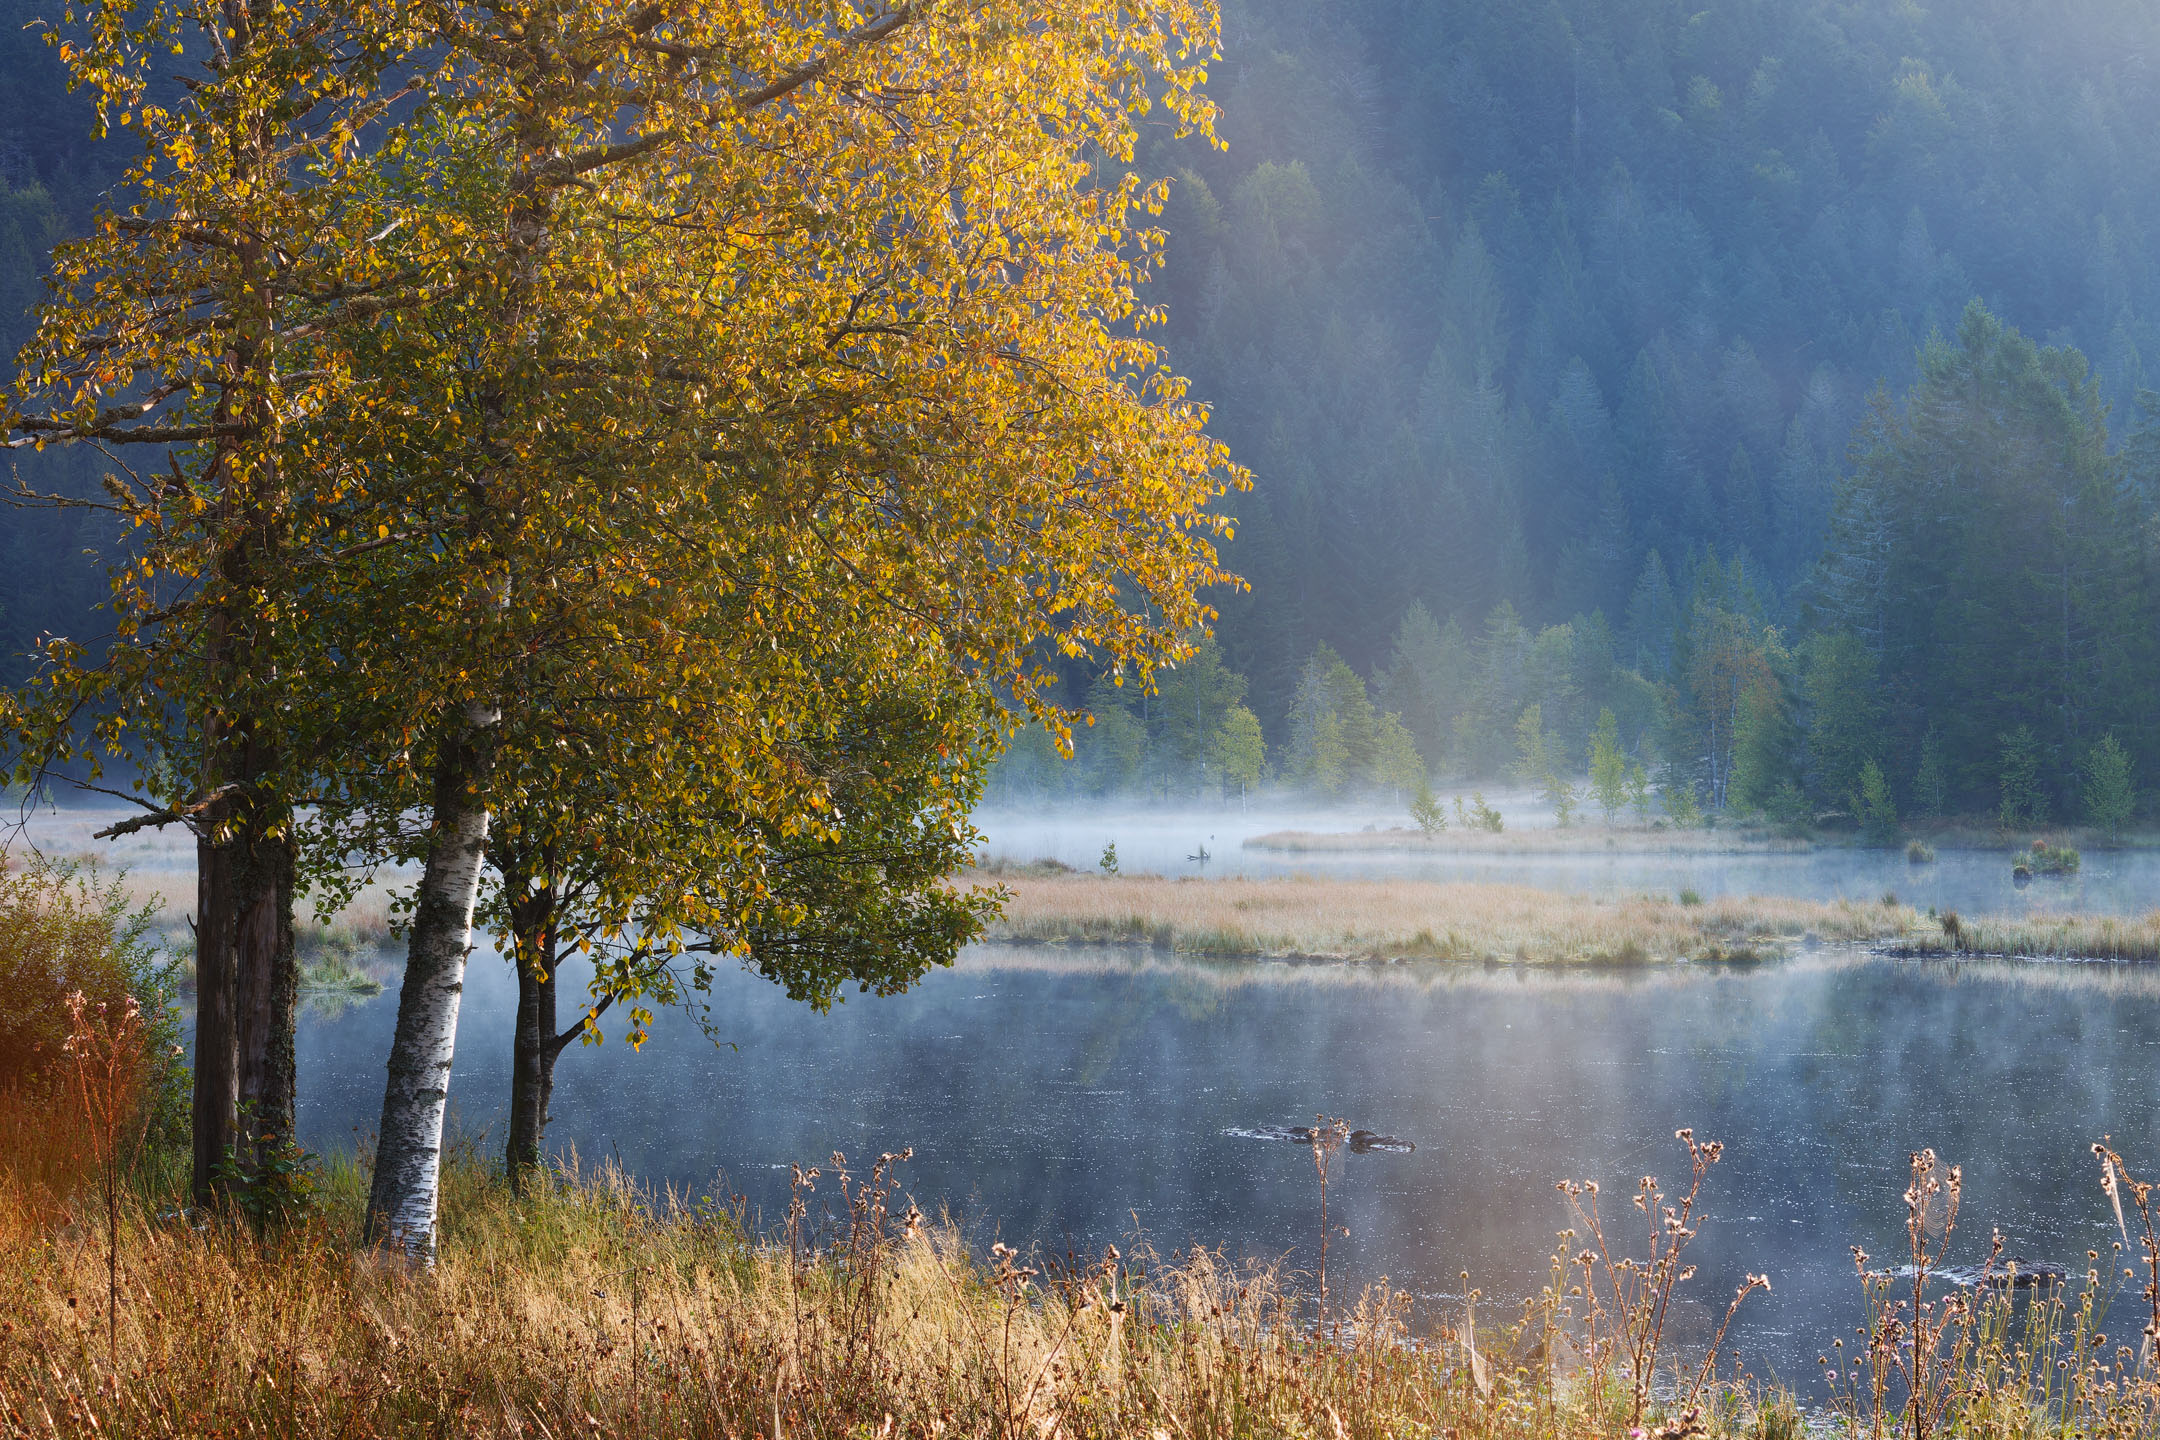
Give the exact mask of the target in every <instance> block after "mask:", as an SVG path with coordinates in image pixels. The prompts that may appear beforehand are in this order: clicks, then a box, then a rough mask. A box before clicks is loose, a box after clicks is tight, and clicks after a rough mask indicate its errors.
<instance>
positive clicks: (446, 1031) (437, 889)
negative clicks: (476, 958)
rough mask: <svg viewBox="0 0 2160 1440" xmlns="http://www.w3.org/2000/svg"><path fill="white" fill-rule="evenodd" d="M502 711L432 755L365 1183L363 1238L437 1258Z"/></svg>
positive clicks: (480, 715)
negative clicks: (423, 840) (431, 805)
mask: <svg viewBox="0 0 2160 1440" xmlns="http://www.w3.org/2000/svg"><path fill="white" fill-rule="evenodd" d="M499 718H500V712H499V711H498V710H495V709H494V708H492V707H489V706H484V705H480V704H478V703H475V704H472V705H468V706H467V707H466V712H465V717H464V720H465V723H464V724H463V725H462V726H461V727H460V728H459V729H458V731H457V733H456V734H455V735H454V736H453V737H452V738H451V739H450V740H449V741H447V742H446V743H445V745H444V747H443V754H442V756H441V757H440V758H439V759H438V760H437V762H436V775H435V814H434V819H433V825H432V829H431V832H430V834H429V837H428V854H427V865H426V868H425V870H424V871H423V872H422V875H421V879H420V888H419V893H418V895H417V896H416V898H415V905H414V909H413V924H412V938H411V943H410V946H409V948H408V950H407V953H406V959H405V984H404V989H403V990H402V991H401V993H400V994H399V996H398V1018H397V1035H396V1037H395V1039H393V1040H392V1042H391V1045H390V1065H389V1079H388V1083H387V1084H386V1085H385V1086H384V1089H383V1109H382V1126H381V1130H380V1132H379V1133H378V1136H377V1139H376V1148H375V1176H374V1180H373V1183H372V1184H371V1185H370V1187H369V1192H368V1210H367V1238H368V1240H369V1241H370V1243H373V1244H380V1245H386V1246H387V1247H388V1248H389V1249H390V1250H391V1251H392V1252H394V1253H397V1254H400V1255H402V1256H403V1257H404V1258H405V1259H406V1260H408V1261H409V1262H411V1263H413V1264H415V1265H420V1266H432V1265H433V1264H434V1260H435V1221H436V1215H437V1211H438V1208H439V1201H440V1196H441V1179H442V1132H443V1115H444V1112H445V1110H446V1109H447V1107H448V1105H449V1100H450V1065H451V1061H452V1060H453V1059H454V1058H455V1055H456V1051H457V1020H458V1004H459V1001H460V1000H461V999H462V998H463V997H464V993H465V961H466V957H467V956H468V955H470V954H471V951H472V927H473V907H474V904H475V902H476V900H477V899H478V896H479V891H480V869H481V865H482V863H483V861H484V860H485V859H486V856H487V836H488V806H487V799H486V793H485V782H486V770H487V764H486V759H485V756H484V753H483V752H482V750H481V748H480V747H481V746H482V745H483V744H484V743H485V737H486V734H487V732H488V731H489V730H491V729H492V728H493V727H494V725H495V724H496V722H497V721H498V719H499Z"/></svg>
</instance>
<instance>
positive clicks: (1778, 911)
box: [992, 872, 1918, 964]
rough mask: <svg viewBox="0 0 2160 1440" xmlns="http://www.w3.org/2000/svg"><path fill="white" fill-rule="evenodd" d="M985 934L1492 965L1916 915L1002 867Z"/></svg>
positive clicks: (1751, 951) (1693, 956)
mask: <svg viewBox="0 0 2160 1440" xmlns="http://www.w3.org/2000/svg"><path fill="white" fill-rule="evenodd" d="M999 883H1000V884H1002V885H1004V886H1005V888H1006V890H1007V891H1008V893H1009V894H1010V896H1011V900H1010V903H1009V904H1008V905H1007V906H1006V909H1005V915H1004V918H1003V919H1002V920H1000V921H998V922H997V924H996V925H995V927H994V928H993V931H992V935H993V938H996V939H1003V940H1009V941H1036V942H1058V941H1072V942H1085V943H1098V944H1146V945H1153V946H1156V947H1159V948H1162V949H1167V950H1175V951H1180V952H1183V953H1186V954H1193V955H1220V956H1325V957H1336V958H1349V959H1433V960H1468V961H1486V962H1497V963H1529V964H1554V963H1623V964H1628V963H1647V962H1652V961H1672V960H1735V959H1743V960H1744V959H1757V958H1764V957H1767V956H1769V955H1772V954H1776V953H1780V952H1782V951H1783V950H1785V949H1786V948H1788V947H1789V946H1791V945H1793V944H1795V943H1797V942H1799V941H1800V940H1802V939H1803V938H1805V937H1806V936H1808V935H1810V934H1812V935H1814V936H1816V937H1817V938H1819V939H1822V940H1827V941H1872V940H1881V939H1886V938H1890V937H1894V936H1900V935H1903V934H1905V933H1907V932H1908V931H1909V930H1911V929H1912V927H1913V926H1914V924H1915V923H1916V921H1917V918H1918V917H1916V915H1915V914H1914V912H1913V911H1912V910H1911V909H1910V908H1909V907H1907V906H1903V905H1897V904H1891V903H1885V902H1883V901H1851V900H1838V901H1828V902H1823V901H1811V900H1795V899H1788V898H1784V897H1780V896H1760V895H1751V896H1745V897H1740V896H1724V897H1715V898H1712V899H1710V900H1707V901H1701V902H1698V903H1693V904H1686V903H1682V902H1681V901H1680V900H1678V899H1663V898H1658V897H1653V896H1642V895H1638V896H1625V897H1604V896H1595V895H1582V894H1567V893H1560V892H1555V891H1550V890H1539V889H1535V888H1533V887H1531V886H1527V885H1495V884H1477V883H1442V882H1436V881H1419V880H1336V879H1313V878H1309V877H1303V876H1293V877H1286V878H1267V879H1250V878H1242V877H1228V878H1224V879H1220V880H1203V879H1193V878H1180V879H1167V878H1164V877H1161V876H1154V875H1131V876H1094V875H1085V874H1071V875H1056V874H1030V873H1025V872H1007V873H1006V874H1005V875H1003V876H1001V877H1000V878H999Z"/></svg>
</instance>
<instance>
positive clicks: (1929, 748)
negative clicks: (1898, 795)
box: [1913, 725, 1950, 819]
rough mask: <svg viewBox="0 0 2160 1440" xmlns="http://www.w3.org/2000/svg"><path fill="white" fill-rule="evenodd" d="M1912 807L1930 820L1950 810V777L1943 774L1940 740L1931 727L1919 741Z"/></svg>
mask: <svg viewBox="0 0 2160 1440" xmlns="http://www.w3.org/2000/svg"><path fill="white" fill-rule="evenodd" d="M1913 805H1914V808H1915V809H1916V810H1917V811H1918V812H1919V813H1920V814H1922V815H1925V816H1927V817H1928V818H1930V819H1937V818H1940V817H1941V816H1943V815H1945V814H1947V813H1949V809H1950V777H1949V776H1948V775H1947V774H1945V773H1944V767H1943V745H1942V739H1941V737H1940V736H1939V735H1938V734H1937V733H1936V730H1935V727H1934V726H1932V725H1930V726H1929V727H1928V732H1927V734H1926V735H1924V736H1922V737H1921V739H1920V768H1919V769H1918V770H1917V771H1915V772H1914V774H1913Z"/></svg>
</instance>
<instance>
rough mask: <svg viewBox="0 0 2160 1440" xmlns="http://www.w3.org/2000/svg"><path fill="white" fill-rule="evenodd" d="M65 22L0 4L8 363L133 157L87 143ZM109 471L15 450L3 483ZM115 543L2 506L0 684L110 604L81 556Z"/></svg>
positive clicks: (72, 479) (25, 6)
mask: <svg viewBox="0 0 2160 1440" xmlns="http://www.w3.org/2000/svg"><path fill="white" fill-rule="evenodd" d="M58 18H59V16H58V13H57V11H56V9H55V7H53V6H51V5H49V4H46V3H45V0H0V34H5V35H7V36H8V37H9V40H8V44H7V47H6V50H5V54H4V58H0V357H4V359H5V360H6V361H7V362H9V363H8V365H7V369H8V371H9V373H10V374H11V375H12V373H13V364H12V362H13V360H14V358H15V354H16V352H17V350H18V349H20V348H21V346H22V344H23V342H24V341H26V340H28V339H29V338H30V333H31V313H30V312H31V308H32V307H33V306H34V305H36V304H37V302H38V300H39V299H40V298H41V297H42V295H43V293H44V275H45V265H46V257H47V256H48V255H49V254H50V253H51V251H52V247H53V246H54V245H55V244H57V243H59V242H60V241H61V240H63V239H66V238H68V237H70V236H73V235H79V234H81V233H82V232H83V231H84V229H85V228H87V226H88V225H89V222H90V214H91V210H92V208H93V207H94V206H95V205H96V203H97V200H98V197H99V196H100V195H102V194H103V193H105V192H106V191H107V190H108V189H109V188H110V187H111V186H112V185H114V184H115V183H116V182H117V181H118V180H119V179H120V177H121V174H122V172H124V171H125V169H126V168H127V164H128V162H129V161H130V160H132V159H133V158H134V152H133V151H132V149H131V148H130V147H129V145H127V144H126V143H123V142H119V141H106V142H98V141H96V140H93V139H92V130H93V125H94V121H95V116H94V114H93V112H92V109H91V105H90V102H89V100H88V98H87V97H85V96H82V95H71V94H69V93H68V89H67V72H66V67H64V66H63V65H62V64H61V63H60V57H59V54H58V52H57V51H55V50H54V49H53V48H52V47H51V46H48V45H46V44H44V43H42V41H43V36H44V34H45V33H46V32H45V29H44V27H42V26H39V25H38V24H37V23H36V22H37V21H39V20H40V19H43V20H47V21H53V20H57V19H58ZM102 468H103V465H102V462H101V461H100V459H99V457H97V456H95V455H92V454H90V453H88V452H85V451H61V450H48V451H46V452H44V453H42V454H33V453H31V452H29V451H27V450H18V451H14V452H11V453H10V454H9V455H8V457H7V460H6V464H5V466H4V468H0V483H5V484H6V485H7V486H8V487H9V488H10V489H12V488H14V486H15V484H16V483H17V482H18V481H22V482H27V483H28V484H29V486H30V487H31V488H33V489H45V490H52V491H62V492H66V493H70V494H77V495H85V494H94V493H96V489H97V480H98V475H99V473H100V471H101V469H102ZM112 544H113V536H112V534H111V532H110V529H109V527H108V526H107V525H105V524H104V523H103V522H101V521H99V520H98V519H96V518H94V516H93V515H92V513H91V512H88V511H81V510H71V511H65V510H64V511H55V510H46V509H14V508H9V509H5V510H0V686H11V685H14V684H16V683H17V682H19V681H20V680H21V679H22V677H23V675H24V674H25V673H26V671H27V668H28V665H29V661H28V658H27V657H28V652H29V651H30V649H31V647H32V645H33V644H34V643H35V642H36V640H37V637H38V636H40V635H44V634H57V635H69V636H81V635H83V634H84V633H85V630H86V628H88V629H93V630H94V629H96V628H97V621H96V619H95V617H93V616H92V614H91V613H90V612H91V611H92V609H93V608H94V607H95V606H96V605H97V604H98V603H99V602H100V601H101V600H103V599H104V598H105V593H106V588H105V576H104V571H103V569H102V567H101V565H100V564H99V563H97V562H96V561H94V560H93V559H91V558H90V557H89V556H87V555H86V553H85V552H86V551H91V550H96V551H99V552H103V553H107V554H109V553H110V551H111V549H112Z"/></svg>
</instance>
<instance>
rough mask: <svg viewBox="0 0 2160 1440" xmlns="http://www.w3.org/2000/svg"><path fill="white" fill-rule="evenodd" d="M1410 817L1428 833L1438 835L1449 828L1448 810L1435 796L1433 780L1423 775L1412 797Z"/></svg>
mask: <svg viewBox="0 0 2160 1440" xmlns="http://www.w3.org/2000/svg"><path fill="white" fill-rule="evenodd" d="M1410 819H1411V821H1412V822H1413V823H1415V824H1416V826H1417V827H1418V829H1420V830H1422V831H1424V832H1425V833H1426V834H1427V835H1437V834H1439V833H1440V832H1441V831H1443V830H1445V829H1447V811H1446V810H1444V809H1442V808H1441V805H1440V801H1439V799H1438V798H1437V797H1435V796H1434V794H1433V791H1432V782H1431V781H1429V780H1427V779H1425V778H1423V777H1422V776H1421V777H1419V779H1418V787H1417V794H1416V795H1414V796H1412V797H1411V799H1410Z"/></svg>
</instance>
